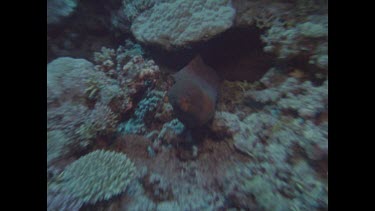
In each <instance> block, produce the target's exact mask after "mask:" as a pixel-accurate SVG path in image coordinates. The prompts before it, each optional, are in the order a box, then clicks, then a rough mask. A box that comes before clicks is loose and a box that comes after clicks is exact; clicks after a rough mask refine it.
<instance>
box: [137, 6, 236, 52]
mask: <svg viewBox="0 0 375 211" xmlns="http://www.w3.org/2000/svg"><path fill="white" fill-rule="evenodd" d="M234 17H235V9H234V8H233V7H232V5H231V1H229V0H176V1H175V2H172V3H161V4H158V5H156V6H154V7H153V8H151V9H150V10H148V11H146V12H144V13H142V14H141V15H139V16H138V17H137V18H136V19H135V20H134V22H133V24H132V26H131V31H132V33H133V35H134V36H135V37H136V39H137V40H138V41H141V42H144V43H148V44H157V45H160V46H162V47H163V48H165V49H171V48H173V47H183V46H186V45H188V44H190V43H194V42H198V41H201V40H208V39H210V38H211V37H213V36H214V35H217V34H219V33H221V32H223V31H225V30H227V29H228V28H230V27H231V26H232V25H233V20H234Z"/></svg>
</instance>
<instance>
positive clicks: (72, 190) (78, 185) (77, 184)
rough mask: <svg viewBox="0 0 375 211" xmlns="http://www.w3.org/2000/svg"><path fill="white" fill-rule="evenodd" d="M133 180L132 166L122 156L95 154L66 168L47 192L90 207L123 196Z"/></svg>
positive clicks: (105, 153)
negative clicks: (63, 195)
mask: <svg viewBox="0 0 375 211" xmlns="http://www.w3.org/2000/svg"><path fill="white" fill-rule="evenodd" d="M134 176H135V167H134V164H133V163H132V162H131V160H129V159H128V158H127V156H126V155H125V154H122V153H116V152H111V151H105V150H96V151H94V152H91V153H89V154H87V155H85V156H83V157H81V158H79V159H78V160H76V161H74V162H73V163H71V164H70V165H69V166H67V167H66V168H65V170H64V172H63V173H62V174H61V175H60V178H59V180H60V181H59V182H58V183H55V185H53V186H51V188H53V189H54V191H57V192H60V193H64V194H66V195H69V196H72V197H74V198H76V199H77V200H78V201H81V202H82V203H90V204H94V203H96V202H98V201H101V200H108V199H110V198H111V197H113V196H115V195H118V194H120V193H122V192H124V191H125V190H126V188H127V187H128V185H129V184H130V182H131V181H132V179H133V178H134Z"/></svg>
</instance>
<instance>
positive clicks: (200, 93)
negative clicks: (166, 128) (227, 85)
mask: <svg viewBox="0 0 375 211" xmlns="http://www.w3.org/2000/svg"><path fill="white" fill-rule="evenodd" d="M174 78H175V80H176V83H175V84H174V85H173V86H172V88H171V89H170V90H169V92H168V98H169V101H170V103H171V105H172V106H173V110H174V112H175V114H176V116H177V118H178V119H179V120H180V121H181V122H182V123H184V125H185V126H186V127H188V128H194V127H200V126H202V125H204V124H205V123H207V122H208V121H209V120H210V119H212V117H213V116H214V114H215V105H216V102H217V96H218V87H219V77H218V76H217V75H216V73H215V71H214V70H213V69H212V68H210V67H209V66H207V65H205V64H204V62H203V61H202V59H201V57H200V56H198V57H196V58H195V59H193V60H192V61H191V62H190V63H189V64H188V65H187V66H186V67H184V68H183V69H182V70H180V71H179V72H178V73H176V74H175V75H174Z"/></svg>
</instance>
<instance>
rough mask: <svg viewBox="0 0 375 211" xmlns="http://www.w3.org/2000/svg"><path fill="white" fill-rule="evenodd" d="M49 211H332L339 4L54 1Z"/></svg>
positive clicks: (308, 0)
mask: <svg viewBox="0 0 375 211" xmlns="http://www.w3.org/2000/svg"><path fill="white" fill-rule="evenodd" d="M46 170H47V210H48V211H60V210H61V211H127V210H129V211H133V210H134V211H148V210H150V211H180V210H181V211H201V210H204V211H211V210H212V211H224V210H225V211H226V210H228V211H236V210H238V211H244V210H250V211H268V210H269V211H310V210H312V211H323V210H328V0H95V1H92V0H47V166H46Z"/></svg>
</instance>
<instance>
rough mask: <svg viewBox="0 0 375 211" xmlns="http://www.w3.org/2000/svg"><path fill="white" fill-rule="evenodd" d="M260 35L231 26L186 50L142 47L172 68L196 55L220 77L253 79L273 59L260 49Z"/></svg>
mask: <svg viewBox="0 0 375 211" xmlns="http://www.w3.org/2000/svg"><path fill="white" fill-rule="evenodd" d="M261 34H262V31H261V30H259V29H257V28H255V27H247V28H232V29H229V30H227V31H226V32H224V33H222V34H220V35H218V36H216V37H214V38H213V39H211V40H209V41H207V42H205V43H198V44H194V45H192V47H191V48H189V49H177V50H174V51H166V50H164V49H161V48H160V47H154V46H145V48H146V49H147V51H148V53H149V55H150V56H151V57H152V59H154V60H155V61H156V63H157V64H160V65H162V66H166V67H168V68H171V69H173V70H175V71H178V70H180V69H181V68H183V67H184V66H185V65H187V64H188V63H189V62H190V61H191V60H192V59H193V58H194V56H196V55H198V54H200V55H201V56H202V58H203V60H204V62H205V63H206V64H207V65H209V66H211V67H212V68H214V69H215V70H216V71H217V73H218V75H219V76H220V77H221V78H222V79H226V80H247V81H255V80H258V79H260V77H261V76H263V74H264V73H265V72H266V71H267V70H268V69H269V68H270V67H271V66H272V64H273V63H274V62H273V60H274V58H273V57H272V56H271V55H269V54H266V53H264V52H263V46H264V45H263V43H262V41H261V39H260V35H261Z"/></svg>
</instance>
